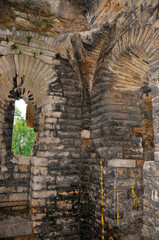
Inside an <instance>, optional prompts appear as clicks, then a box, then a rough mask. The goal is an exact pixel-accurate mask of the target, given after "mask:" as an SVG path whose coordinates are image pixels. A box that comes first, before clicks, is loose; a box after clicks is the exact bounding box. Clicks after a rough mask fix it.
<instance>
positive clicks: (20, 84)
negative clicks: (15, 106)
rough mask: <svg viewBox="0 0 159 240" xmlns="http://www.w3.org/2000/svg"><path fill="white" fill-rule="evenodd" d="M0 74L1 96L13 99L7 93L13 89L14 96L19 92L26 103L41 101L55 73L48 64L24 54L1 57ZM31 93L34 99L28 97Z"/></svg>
mask: <svg viewBox="0 0 159 240" xmlns="http://www.w3.org/2000/svg"><path fill="white" fill-rule="evenodd" d="M0 72H1V76H0V81H1V96H3V97H4V98H5V99H8V100H9V99H11V98H12V97H13V96H12V95H9V94H8V91H10V90H13V89H14V93H15V94H16V91H21V95H22V96H23V98H24V99H25V100H26V102H29V101H32V102H35V101H38V102H39V101H43V98H44V96H46V95H47V90H48V85H49V84H50V83H52V82H54V80H55V72H54V70H53V69H52V68H51V67H50V66H49V65H48V64H46V63H44V62H43V61H42V60H40V59H37V58H34V57H32V56H29V55H25V54H22V55H18V54H15V55H11V54H10V55H6V56H3V57H1V58H0ZM37 86H38V88H37ZM29 90H30V91H29ZM28 91H29V92H28ZM31 92H34V99H32V96H31V97H29V96H30V95H31V94H32V93H31ZM17 93H18V92H17ZM19 94H20V92H19Z"/></svg>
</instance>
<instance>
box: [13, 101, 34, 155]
mask: <svg viewBox="0 0 159 240" xmlns="http://www.w3.org/2000/svg"><path fill="white" fill-rule="evenodd" d="M26 107H27V104H26V103H25V101H24V100H22V99H20V100H16V101H15V110H14V124H13V135H12V151H13V153H14V154H16V155H23V156H30V154H31V150H32V148H33V145H34V144H35V132H34V130H33V128H30V127H28V126H27V123H26V120H25V119H26Z"/></svg>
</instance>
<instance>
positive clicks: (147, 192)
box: [143, 58, 159, 240]
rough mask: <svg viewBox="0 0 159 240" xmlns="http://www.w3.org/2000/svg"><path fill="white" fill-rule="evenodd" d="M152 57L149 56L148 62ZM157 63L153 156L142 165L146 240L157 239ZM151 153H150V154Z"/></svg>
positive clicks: (153, 75) (153, 72) (153, 83)
mask: <svg viewBox="0 0 159 240" xmlns="http://www.w3.org/2000/svg"><path fill="white" fill-rule="evenodd" d="M152 61H153V59H152V58H151V61H150V64H151V63H152ZM156 69H158V67H157V63H154V64H153V63H152V64H151V90H152V107H153V129H154V147H155V151H154V158H152V156H150V157H147V158H145V163H144V166H143V183H144V199H143V211H144V219H143V236H144V237H145V238H144V239H146V240H148V239H149V240H150V239H151V240H156V239H159V221H158V219H159V185H158V182H159V84H158V79H159V71H158V70H156ZM151 155H152V154H151Z"/></svg>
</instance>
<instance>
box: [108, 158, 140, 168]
mask: <svg viewBox="0 0 159 240" xmlns="http://www.w3.org/2000/svg"><path fill="white" fill-rule="evenodd" d="M108 167H116V168H135V167H136V160H134V159H112V160H108Z"/></svg>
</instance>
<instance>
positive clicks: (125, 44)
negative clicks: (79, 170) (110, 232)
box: [91, 25, 159, 234]
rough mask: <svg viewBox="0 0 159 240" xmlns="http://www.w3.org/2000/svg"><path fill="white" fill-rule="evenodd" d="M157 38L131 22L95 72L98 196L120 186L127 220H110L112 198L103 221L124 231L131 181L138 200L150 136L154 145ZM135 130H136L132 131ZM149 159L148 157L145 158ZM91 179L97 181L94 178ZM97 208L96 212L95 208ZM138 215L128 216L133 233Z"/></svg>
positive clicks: (94, 139)
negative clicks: (123, 223)
mask: <svg viewBox="0 0 159 240" xmlns="http://www.w3.org/2000/svg"><path fill="white" fill-rule="evenodd" d="M158 43H159V33H158V31H156V30H155V29H154V28H152V27H150V26H148V25H147V26H142V27H138V28H137V27H135V26H133V27H132V28H131V29H129V31H127V32H126V33H125V34H124V35H122V36H121V37H120V38H119V39H118V40H117V41H116V44H115V45H114V47H113V49H112V50H111V52H110V53H109V55H108V56H107V57H106V58H104V59H99V62H98V65H97V67H96V72H95V77H94V84H93V90H92V119H91V126H92V137H91V139H92V147H94V149H95V152H96V156H97V157H98V159H99V161H97V165H98V167H99V168H100V163H101V162H102V164H103V166H102V167H103V179H104V182H103V185H102V186H103V189H104V190H101V191H102V192H104V194H103V199H107V196H108V195H109V192H110V191H111V190H112V189H113V190H114V189H119V190H121V189H123V188H124V191H125V193H124V194H125V197H123V196H122V198H123V199H122V202H124V203H125V205H124V207H122V204H121V205H120V207H119V208H120V211H121V212H119V215H120V216H121V219H123V221H126V222H127V223H128V225H127V227H126V225H125V226H124V225H122V224H121V225H120V226H118V225H117V222H116V220H114V216H116V218H117V213H116V212H115V210H114V211H113V209H116V208H117V205H116V204H117V203H116V198H114V199H113V200H111V199H109V204H110V205H109V207H108V208H109V210H108V209H106V215H105V221H106V224H107V223H109V224H110V225H111V229H112V228H113V227H114V228H116V227H118V228H119V229H120V230H121V231H123V232H125V233H126V234H130V233H131V229H130V226H131V225H132V220H131V214H132V213H131V211H129V206H131V190H130V189H131V186H134V187H135V189H136V191H138V195H139V196H140V198H141V199H142V197H143V195H142V191H143V189H142V184H143V183H142V181H143V175H142V171H143V163H144V162H143V159H144V155H145V154H144V155H143V150H144V153H145V151H146V150H148V151H149V150H150V151H154V148H153V141H154V143H155V151H156V150H157V149H158V142H159V141H158V137H157V132H158V131H156V130H157V128H158V123H157V119H158V115H157V104H158V97H157V93H158V84H157V78H158V70H157V69H158V67H157V63H158V61H159V58H158V56H157V55H158V52H159V50H158ZM103 48H104V47H103ZM102 56H104V54H102V55H101V57H102ZM155 89H156V90H155ZM155 104H156V105H155ZM147 108H149V110H148V109H147ZM149 125H150V129H149V131H150V133H153V132H154V136H153V134H152V136H151V137H150V138H151V139H146V138H147V137H148V136H144V133H145V132H147V131H148V128H147V127H149ZM143 126H144V127H145V129H143ZM153 129H154V131H153ZM135 131H136V134H133V132H135ZM144 137H145V139H144ZM143 139H144V141H145V142H146V141H147V140H148V142H146V143H145V146H144V144H143ZM145 156H146V155H145ZM127 160H128V161H127ZM149 160H153V159H152V158H151V157H150V159H149ZM111 173H112V174H111ZM128 174H129V177H128ZM99 179H101V176H100V175H99ZM120 181H121V184H119V183H120ZM122 181H124V186H123V183H122ZM92 182H93V184H94V183H95V182H96V180H95V178H94V177H92ZM97 189H98V187H97ZM97 195H98V196H97ZM98 197H99V198H100V197H101V196H100V194H98V193H97V192H96V194H94V199H97V198H98ZM103 211H105V210H103ZM96 212H97V214H99V213H98V208H97V210H96ZM128 212H129V213H128ZM137 218H138V215H137ZM137 218H136V220H135V221H134V217H133V224H134V226H135V228H134V229H136V230H135V231H136V232H137V231H138V230H139V226H140V227H142V223H139V221H138V220H137ZM101 219H102V218H101ZM138 219H139V218H138ZM121 222H122V220H121ZM101 225H102V224H101ZM114 231H115V230H114Z"/></svg>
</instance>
